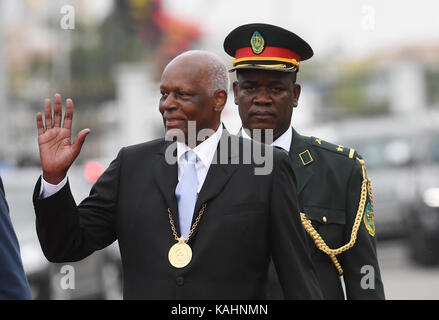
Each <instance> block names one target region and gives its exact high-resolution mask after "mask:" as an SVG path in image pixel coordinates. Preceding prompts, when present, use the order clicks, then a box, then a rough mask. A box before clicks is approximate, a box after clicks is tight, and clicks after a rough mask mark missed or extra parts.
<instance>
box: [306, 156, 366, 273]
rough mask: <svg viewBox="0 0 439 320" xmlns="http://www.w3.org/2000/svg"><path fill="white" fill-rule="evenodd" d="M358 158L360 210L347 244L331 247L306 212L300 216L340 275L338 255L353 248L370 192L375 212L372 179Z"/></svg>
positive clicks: (341, 271)
mask: <svg viewBox="0 0 439 320" xmlns="http://www.w3.org/2000/svg"><path fill="white" fill-rule="evenodd" d="M356 159H357V161H358V162H359V163H360V165H361V168H362V172H363V181H362V183H361V195H360V202H359V204H358V210H357V215H356V217H355V221H354V226H353V227H352V232H351V239H350V241H349V242H348V243H347V244H345V245H344V246H341V247H340V248H337V249H331V248H329V247H328V245H327V244H326V243H325V241H324V240H323V238H322V237H321V236H320V234H319V233H318V232H317V231H316V229H314V227H313V226H312V224H311V221H310V220H309V219H308V218H307V217H306V215H305V213H302V212H301V213H300V218H301V219H302V224H303V226H304V228H305V230H306V232H307V233H308V234H309V235H310V237H311V238H312V239H313V241H314V243H315V244H316V246H317V248H318V249H319V250H321V251H323V252H324V253H326V254H327V255H328V256H329V258H330V259H331V261H332V263H333V264H334V266H335V267H336V269H337V271H338V274H339V275H340V276H341V275H343V269H342V268H341V265H340V263H339V262H338V260H337V257H336V256H337V255H339V254H340V253H342V252H344V251H347V250H349V249H350V248H352V247H353V246H354V244H355V242H356V241H357V233H358V229H359V228H360V224H361V219H362V217H363V213H364V207H365V205H366V200H367V195H368V194H369V198H370V202H371V207H372V212H373V198H372V187H371V181H370V179H369V178H368V177H367V171H366V164H365V162H364V160H363V159H360V158H358V157H356Z"/></svg>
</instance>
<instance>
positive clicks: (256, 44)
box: [250, 31, 265, 54]
mask: <svg viewBox="0 0 439 320" xmlns="http://www.w3.org/2000/svg"><path fill="white" fill-rule="evenodd" d="M250 44H251V46H252V51H253V53H254V54H261V53H262V51H264V45H265V40H264V38H263V37H262V35H261V34H260V33H259V32H257V31H255V32H254V33H253V35H252V38H251V39H250Z"/></svg>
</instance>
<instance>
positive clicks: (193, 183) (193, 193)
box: [175, 150, 198, 238]
mask: <svg viewBox="0 0 439 320" xmlns="http://www.w3.org/2000/svg"><path fill="white" fill-rule="evenodd" d="M184 156H185V157H186V159H187V161H188V162H187V164H186V166H185V167H184V172H183V176H182V177H181V179H180V181H179V182H178V184H177V188H175V196H176V197H177V202H178V219H179V222H180V233H181V236H183V237H184V238H187V236H188V234H189V231H190V229H191V223H192V216H193V214H194V208H195V203H196V202H197V190H198V178H197V170H196V169H195V162H196V160H197V156H196V154H195V153H194V152H193V151H192V150H189V151H186V153H185V154H184Z"/></svg>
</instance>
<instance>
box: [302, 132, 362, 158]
mask: <svg viewBox="0 0 439 320" xmlns="http://www.w3.org/2000/svg"><path fill="white" fill-rule="evenodd" d="M310 139H311V143H312V144H313V145H314V146H316V147H319V148H322V149H325V150H329V151H332V152H334V153H338V154H343V155H345V156H347V157H349V158H350V159H355V157H358V153H357V151H355V149H351V148H347V147H345V146H342V145H337V144H333V143H330V142H327V141H324V140H322V139H320V138H316V137H310Z"/></svg>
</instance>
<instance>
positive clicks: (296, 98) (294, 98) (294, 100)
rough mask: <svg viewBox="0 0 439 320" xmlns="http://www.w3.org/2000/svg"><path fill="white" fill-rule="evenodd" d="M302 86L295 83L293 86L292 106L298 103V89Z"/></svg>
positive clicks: (294, 106)
mask: <svg viewBox="0 0 439 320" xmlns="http://www.w3.org/2000/svg"><path fill="white" fill-rule="evenodd" d="M301 90H302V88H301V87H300V84H295V85H294V87H293V94H294V97H293V108H296V107H297V106H298V105H299V97H300V91H301Z"/></svg>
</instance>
